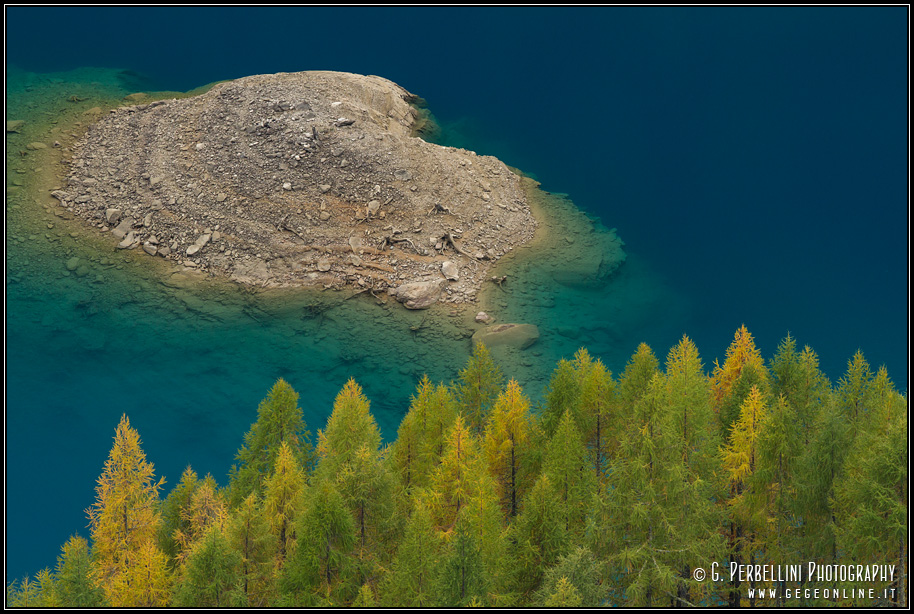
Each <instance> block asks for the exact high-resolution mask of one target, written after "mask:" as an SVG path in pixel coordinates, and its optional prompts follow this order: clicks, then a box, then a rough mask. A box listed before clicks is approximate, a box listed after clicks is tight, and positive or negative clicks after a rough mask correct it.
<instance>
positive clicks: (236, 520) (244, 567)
mask: <svg viewBox="0 0 914 614" xmlns="http://www.w3.org/2000/svg"><path fill="white" fill-rule="evenodd" d="M225 533H226V538H227V539H228V543H229V546H230V547H231V548H232V549H233V550H234V551H235V552H237V553H238V555H239V556H240V569H239V574H240V580H241V592H242V593H243V595H244V598H243V603H242V605H244V606H248V607H264V606H266V605H267V604H268V603H269V602H270V601H271V600H272V599H273V598H274V597H275V592H274V588H275V586H274V585H275V582H274V577H273V567H274V565H275V554H276V552H278V547H277V545H276V544H277V539H276V537H275V536H274V535H273V533H271V532H270V523H269V519H268V518H267V517H266V516H265V515H264V514H263V513H262V511H261V507H260V504H259V502H258V500H257V495H255V494H254V493H251V494H250V495H248V497H247V499H245V500H244V501H243V502H242V503H241V505H239V506H238V507H237V508H235V511H234V513H233V514H232V515H231V516H230V517H229V519H228V521H227V522H226V530H225Z"/></svg>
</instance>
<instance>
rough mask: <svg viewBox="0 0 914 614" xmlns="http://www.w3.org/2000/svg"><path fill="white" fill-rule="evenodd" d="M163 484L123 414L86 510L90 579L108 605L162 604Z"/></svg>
mask: <svg viewBox="0 0 914 614" xmlns="http://www.w3.org/2000/svg"><path fill="white" fill-rule="evenodd" d="M164 483H165V480H164V479H161V480H159V481H158V482H156V481H155V476H154V468H153V466H152V463H148V462H146V454H145V453H144V452H143V450H142V449H141V448H140V436H139V433H137V432H136V430H134V429H133V428H131V427H130V421H129V420H128V419H127V416H126V414H125V415H123V416H122V417H121V421H120V424H118V426H117V431H116V433H115V437H114V446H113V447H112V448H111V453H110V454H109V455H108V460H107V461H105V469H104V471H103V472H102V475H101V477H100V478H99V479H98V486H97V487H96V488H95V491H96V501H95V504H94V505H93V506H92V507H91V508H89V509H88V510H86V512H87V513H88V515H89V522H90V527H91V530H92V540H93V544H94V545H93V548H94V550H93V552H94V556H93V560H92V576H93V580H94V582H95V584H96V585H97V586H98V587H99V588H101V589H102V590H104V592H105V597H106V598H107V600H108V601H109V603H110V604H111V605H112V606H115V607H118V606H122V605H125V606H127V605H160V604H164V601H161V602H160V601H159V598H160V597H161V596H163V595H166V594H167V592H168V586H167V585H168V578H167V572H166V569H165V564H166V558H167V557H165V555H164V554H162V553H161V552H160V551H159V549H158V547H157V546H156V532H157V531H158V528H159V524H160V523H161V518H160V516H159V513H158V511H157V504H158V499H159V488H161V487H162V484H164ZM159 565H161V569H160V568H159ZM162 599H164V597H162Z"/></svg>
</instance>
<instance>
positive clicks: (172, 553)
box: [158, 466, 201, 570]
mask: <svg viewBox="0 0 914 614" xmlns="http://www.w3.org/2000/svg"><path fill="white" fill-rule="evenodd" d="M200 484H201V480H200V479H199V478H198V477H197V473H196V472H195V471H194V470H193V469H191V468H190V466H188V467H187V468H185V469H184V473H183V474H181V481H180V482H178V485H177V486H175V487H174V488H173V489H172V491H171V492H170V493H168V496H167V497H165V500H164V501H163V502H162V505H161V507H160V508H159V513H160V516H161V518H162V522H161V523H160V524H159V533H158V543H159V549H160V550H162V552H164V553H165V556H167V557H168V561H169V569H172V570H173V569H174V568H175V566H176V565H177V563H178V556H179V555H180V553H181V547H182V546H181V544H180V543H178V540H177V537H178V536H181V535H186V534H187V532H188V530H189V526H188V522H187V519H186V518H185V517H184V516H183V515H182V511H183V510H186V509H188V508H189V507H190V503H191V498H192V497H193V495H194V493H195V492H196V491H197V488H199V486H200Z"/></svg>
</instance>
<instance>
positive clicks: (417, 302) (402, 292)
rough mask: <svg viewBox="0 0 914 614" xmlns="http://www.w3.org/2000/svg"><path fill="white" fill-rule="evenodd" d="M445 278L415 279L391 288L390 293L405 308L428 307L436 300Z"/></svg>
mask: <svg viewBox="0 0 914 614" xmlns="http://www.w3.org/2000/svg"><path fill="white" fill-rule="evenodd" d="M444 284H445V280H443V279H435V280H432V281H417V282H413V283H411V284H403V285H402V286H398V287H396V288H393V289H391V290H390V291H389V292H390V294H391V295H392V296H393V297H394V298H395V299H397V300H398V301H400V302H401V303H403V305H404V306H405V307H406V308H407V309H428V308H429V307H431V306H432V305H434V304H435V302H436V301H437V300H438V296H439V295H440V294H441V288H443V287H444Z"/></svg>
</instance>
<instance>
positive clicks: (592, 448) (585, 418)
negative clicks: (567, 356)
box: [578, 350, 620, 482]
mask: <svg viewBox="0 0 914 614" xmlns="http://www.w3.org/2000/svg"><path fill="white" fill-rule="evenodd" d="M582 352H583V350H582ZM615 392H616V384H615V382H614V381H613V378H612V373H610V372H609V371H608V370H607V369H606V367H605V366H604V365H603V363H602V361H600V360H596V361H594V362H593V363H592V365H591V367H590V368H589V369H587V370H586V372H585V373H584V375H583V376H582V380H581V395H580V401H579V402H580V414H579V416H578V419H579V423H578V427H579V428H580V429H581V432H582V434H583V435H584V441H585V444H586V446H587V449H588V452H589V454H590V458H591V461H590V462H591V465H592V466H593V469H594V473H595V475H596V476H597V479H598V480H599V481H600V482H603V481H605V478H606V465H607V463H608V462H609V459H610V458H611V457H612V455H613V453H614V452H615V450H616V448H617V447H618V445H619V442H618V439H617V433H618V432H619V430H620V425H619V424H617V421H616V415H615V412H614V411H613V407H614V406H615V405H616V403H615Z"/></svg>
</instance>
